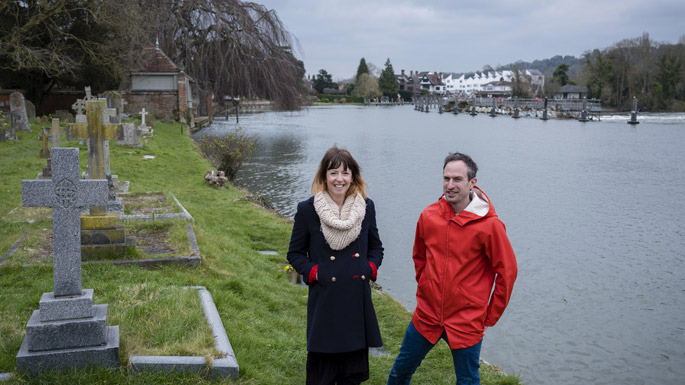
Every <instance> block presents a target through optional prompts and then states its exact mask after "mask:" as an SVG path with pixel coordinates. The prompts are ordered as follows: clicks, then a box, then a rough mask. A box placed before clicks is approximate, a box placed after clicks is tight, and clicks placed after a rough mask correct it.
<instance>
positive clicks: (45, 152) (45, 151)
mask: <svg viewBox="0 0 685 385" xmlns="http://www.w3.org/2000/svg"><path fill="white" fill-rule="evenodd" d="M49 136H50V133H49V132H48V129H47V128H43V135H41V136H39V137H38V140H40V141H41V142H42V144H41V148H40V155H39V156H38V157H39V158H41V159H48V158H50V149H49V148H48V137H49Z"/></svg>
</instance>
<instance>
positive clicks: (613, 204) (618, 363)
mask: <svg viewBox="0 0 685 385" xmlns="http://www.w3.org/2000/svg"><path fill="white" fill-rule="evenodd" d="M627 120H628V117H627V116H604V117H602V121H600V122H596V121H595V122H587V123H581V122H578V121H575V120H548V121H542V120H539V119H534V118H521V119H512V118H510V117H508V116H498V117H496V118H491V117H488V116H486V115H484V114H483V115H479V116H475V117H471V116H469V115H467V114H459V115H456V116H455V115H452V114H442V115H441V114H437V113H436V112H435V111H431V112H430V113H422V112H417V111H414V109H413V107H412V106H410V105H405V106H381V107H378V106H369V107H363V106H331V107H313V108H309V109H305V110H303V111H301V112H293V113H284V112H266V113H259V114H243V115H241V117H240V126H241V127H242V128H243V129H245V130H246V132H247V133H249V134H254V135H255V136H256V137H257V140H258V148H257V151H256V152H255V154H254V155H252V156H251V157H250V158H249V159H247V161H246V162H245V165H244V167H243V169H242V170H241V171H240V172H239V174H238V176H237V183H238V184H239V185H242V186H245V187H247V188H248V189H249V190H250V191H253V192H257V193H259V194H261V195H263V196H265V197H266V198H267V199H268V200H269V201H270V202H271V203H272V204H273V206H274V207H275V208H276V209H277V210H279V211H280V212H282V213H283V214H285V215H287V216H291V217H292V216H293V215H294V211H295V208H296V204H297V202H298V201H301V200H304V199H306V198H307V197H308V196H309V191H310V187H311V181H312V178H313V176H314V173H315V171H316V167H317V165H318V162H319V161H320V159H321V157H322V156H323V153H324V152H325V150H326V149H328V148H329V147H330V146H331V145H333V144H337V145H339V146H343V147H346V148H347V149H349V150H350V152H351V153H352V155H353V156H354V157H355V158H356V159H357V160H358V162H359V163H360V165H361V167H362V173H363V176H364V178H365V179H366V180H367V182H368V183H369V188H368V195H369V196H370V197H371V198H372V199H373V200H374V202H375V203H376V210H377V221H378V227H379V231H380V236H381V239H382V241H383V244H384V247H385V259H384V260H383V265H382V267H381V268H380V270H379V280H378V282H379V283H380V284H381V285H382V286H383V290H384V291H385V292H387V293H389V294H390V295H392V296H393V297H394V298H396V299H397V300H399V301H400V302H401V303H402V304H403V305H404V306H405V307H406V308H407V309H409V310H412V309H413V308H414V306H415V298H414V294H415V290H416V281H415V280H414V268H413V263H412V259H411V251H412V244H413V238H414V230H415V225H416V220H417V218H418V216H419V214H420V212H421V211H422V210H423V209H424V208H425V207H426V206H427V205H429V204H430V203H432V202H434V201H436V200H437V199H438V198H439V197H440V195H441V192H442V162H443V159H444V157H445V155H447V153H448V152H452V151H460V152H464V153H467V154H469V155H471V156H472V157H473V159H474V160H475V161H476V162H477V163H478V167H479V172H478V186H479V187H480V188H482V189H483V190H484V191H485V192H486V194H488V196H489V197H490V198H491V200H492V203H493V205H494V207H495V208H496V210H497V213H498V215H499V217H500V219H502V221H503V222H504V223H505V224H506V226H507V233H508V234H509V237H510V240H511V243H512V246H513V248H514V250H515V252H516V256H517V260H518V264H519V276H518V279H517V282H516V285H515V287H514V292H513V295H512V298H511V301H510V303H509V307H508V308H507V310H506V312H505V314H504V316H503V317H502V318H501V320H500V321H499V323H498V324H497V325H496V326H495V327H493V328H490V329H489V330H488V334H487V336H486V337H485V341H484V343H483V350H482V358H483V359H484V360H486V361H488V362H492V363H495V364H497V365H499V366H501V367H502V368H503V369H504V370H506V371H507V372H511V373H516V374H520V375H521V377H522V379H523V381H524V382H525V383H526V384H529V385H543V384H545V385H546V384H597V385H599V384H636V385H637V384H682V383H684V382H685V274H684V273H685V265H684V263H683V262H684V259H685V257H684V256H683V255H684V254H685V231H684V230H685V225H684V221H683V218H682V215H683V214H684V213H685V150H684V149H683V146H684V145H685V114H669V115H640V116H639V117H638V120H639V121H640V124H639V125H632V126H631V125H628V124H626V122H627ZM235 127H236V124H235V119H234V117H231V119H229V120H228V121H226V120H217V121H215V123H214V124H213V125H212V126H211V127H209V128H207V129H205V130H204V131H203V132H207V133H214V134H216V133H221V132H225V131H226V130H227V129H231V128H235Z"/></svg>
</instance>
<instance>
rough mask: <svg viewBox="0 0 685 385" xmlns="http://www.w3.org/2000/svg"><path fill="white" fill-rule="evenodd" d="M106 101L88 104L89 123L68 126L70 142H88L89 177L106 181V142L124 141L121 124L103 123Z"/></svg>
mask: <svg viewBox="0 0 685 385" xmlns="http://www.w3.org/2000/svg"><path fill="white" fill-rule="evenodd" d="M104 104H105V103H104V101H101V100H98V101H89V102H86V110H87V114H86V116H87V118H88V120H87V123H70V124H68V125H67V138H68V139H69V140H84V139H87V140H88V145H89V146H90V147H89V150H88V170H89V171H88V177H89V178H90V179H105V174H106V169H105V157H107V158H109V156H108V155H109V154H105V148H104V147H105V141H109V140H112V139H117V140H122V139H123V137H122V130H121V125H119V124H108V123H106V122H105V123H103V121H102V118H103V110H104Z"/></svg>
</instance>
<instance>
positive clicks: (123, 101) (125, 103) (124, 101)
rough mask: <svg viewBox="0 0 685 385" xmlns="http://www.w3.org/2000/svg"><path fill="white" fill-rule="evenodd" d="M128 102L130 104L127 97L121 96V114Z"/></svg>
mask: <svg viewBox="0 0 685 385" xmlns="http://www.w3.org/2000/svg"><path fill="white" fill-rule="evenodd" d="M127 104H128V102H127V101H126V99H124V98H121V107H119V113H120V114H123V113H124V106H126V105H127Z"/></svg>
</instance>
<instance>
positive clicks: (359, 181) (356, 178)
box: [312, 146, 366, 198]
mask: <svg viewBox="0 0 685 385" xmlns="http://www.w3.org/2000/svg"><path fill="white" fill-rule="evenodd" d="M341 164H342V165H343V166H345V169H346V170H350V171H351V172H352V183H351V184H350V189H349V190H347V195H346V196H350V195H355V194H357V193H360V194H362V197H363V198H366V181H365V180H364V178H362V169H361V167H359V164H358V163H357V161H356V160H354V158H353V157H352V155H351V154H350V152H349V151H347V150H346V149H344V148H338V147H337V146H333V147H331V148H329V149H328V151H326V153H325V154H324V156H323V158H322V159H321V163H319V169H318V170H316V175H315V176H314V182H312V194H316V193H318V192H321V191H326V192H328V189H327V187H326V172H327V171H328V170H332V169H336V168H338V167H340V165H341Z"/></svg>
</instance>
